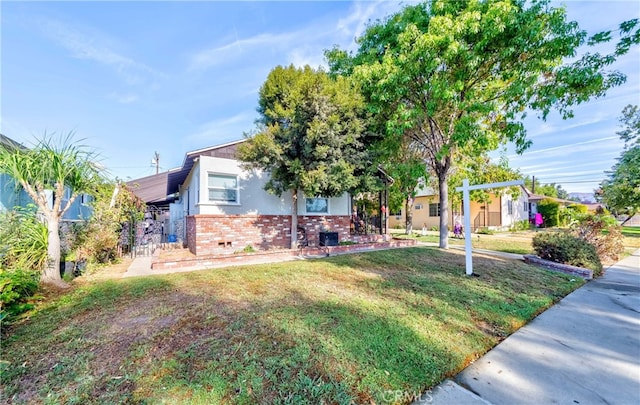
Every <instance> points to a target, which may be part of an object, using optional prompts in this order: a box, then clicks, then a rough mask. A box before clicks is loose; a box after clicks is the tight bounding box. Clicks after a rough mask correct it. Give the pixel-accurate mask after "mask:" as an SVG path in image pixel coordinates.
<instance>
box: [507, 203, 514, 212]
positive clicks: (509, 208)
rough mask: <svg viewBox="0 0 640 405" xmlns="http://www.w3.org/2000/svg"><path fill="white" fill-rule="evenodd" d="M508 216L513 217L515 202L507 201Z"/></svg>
mask: <svg viewBox="0 0 640 405" xmlns="http://www.w3.org/2000/svg"><path fill="white" fill-rule="evenodd" d="M507 214H508V215H513V200H508V201H507Z"/></svg>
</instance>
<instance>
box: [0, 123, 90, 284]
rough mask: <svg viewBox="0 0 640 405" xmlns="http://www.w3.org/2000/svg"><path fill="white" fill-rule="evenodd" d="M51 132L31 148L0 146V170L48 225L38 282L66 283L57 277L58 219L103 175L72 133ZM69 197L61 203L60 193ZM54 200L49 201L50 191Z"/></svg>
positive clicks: (58, 273)
mask: <svg viewBox="0 0 640 405" xmlns="http://www.w3.org/2000/svg"><path fill="white" fill-rule="evenodd" d="M54 141H55V139H54V136H53V134H52V135H50V136H48V135H47V134H45V136H44V137H43V138H42V139H41V140H39V141H38V143H37V145H36V147H34V148H33V149H23V148H0V173H5V174H7V175H9V176H11V177H12V178H13V179H14V180H15V181H16V182H17V183H19V184H20V185H21V186H22V188H24V190H25V191H26V192H27V194H28V195H29V197H31V199H32V200H33V202H34V203H35V205H36V206H37V207H38V210H39V212H40V213H41V214H42V217H43V219H44V222H45V224H46V225H47V230H48V236H47V256H48V260H47V265H46V267H45V270H44V271H43V273H42V277H41V281H42V282H43V283H47V284H53V285H57V286H66V284H65V283H64V281H62V278H61V277H60V271H59V267H58V266H59V262H60V234H59V226H60V220H61V218H62V216H63V215H64V213H65V212H66V211H67V209H69V207H70V206H71V205H72V204H73V202H74V201H75V199H76V197H77V196H78V195H80V194H82V193H84V192H88V191H89V190H90V189H91V188H92V186H93V185H94V184H96V182H98V181H99V180H100V179H101V177H102V175H101V170H100V168H99V167H98V166H97V165H96V163H95V158H96V156H95V154H94V153H92V152H90V151H88V149H87V148H86V147H85V146H84V145H82V144H80V143H78V142H76V141H74V139H73V133H69V134H67V135H66V136H63V137H60V138H59V142H58V143H56V142H54ZM66 190H69V191H70V198H69V199H68V200H67V202H66V204H65V205H64V206H63V205H62V201H63V196H64V193H65V191H66ZM51 192H53V201H52V202H50V198H49V196H50V193H51Z"/></svg>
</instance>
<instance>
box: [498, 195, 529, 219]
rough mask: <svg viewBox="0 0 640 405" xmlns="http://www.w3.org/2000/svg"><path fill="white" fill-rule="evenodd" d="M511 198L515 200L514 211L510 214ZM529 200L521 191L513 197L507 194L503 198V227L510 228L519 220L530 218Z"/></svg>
mask: <svg viewBox="0 0 640 405" xmlns="http://www.w3.org/2000/svg"><path fill="white" fill-rule="evenodd" d="M509 200H512V201H513V213H512V214H511V215H509V211H508V208H509V207H508V204H509V202H508V201H509ZM528 204H529V200H528V199H527V196H526V194H525V193H523V192H521V193H520V195H519V196H518V197H517V198H516V199H513V198H512V197H511V196H509V195H506V196H505V198H503V200H502V227H503V228H509V227H511V226H512V225H514V224H515V223H516V222H518V221H523V220H528V219H529V209H528Z"/></svg>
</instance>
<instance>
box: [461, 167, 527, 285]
mask: <svg viewBox="0 0 640 405" xmlns="http://www.w3.org/2000/svg"><path fill="white" fill-rule="evenodd" d="M522 185H524V181H523V180H513V181H502V182H499V183H487V184H476V185H474V186H470V185H469V179H464V180H462V187H456V191H462V204H463V209H464V252H465V268H466V274H467V276H471V275H473V260H472V256H471V255H472V249H471V207H470V205H471V201H470V199H469V191H471V190H484V189H486V188H499V187H511V186H522Z"/></svg>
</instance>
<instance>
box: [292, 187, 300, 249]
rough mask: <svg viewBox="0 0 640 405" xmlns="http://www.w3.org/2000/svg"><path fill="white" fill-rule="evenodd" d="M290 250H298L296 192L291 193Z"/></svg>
mask: <svg viewBox="0 0 640 405" xmlns="http://www.w3.org/2000/svg"><path fill="white" fill-rule="evenodd" d="M291 203H292V204H291V249H297V248H298V190H292V191H291Z"/></svg>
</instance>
